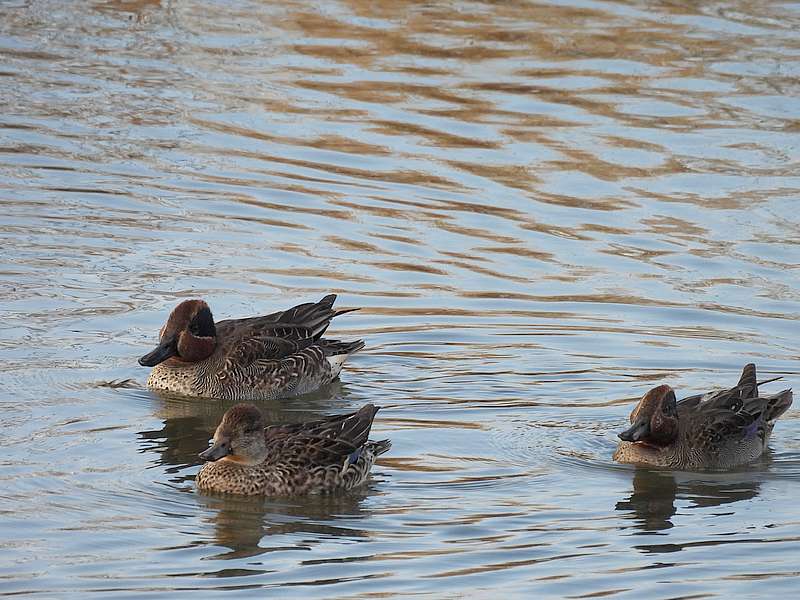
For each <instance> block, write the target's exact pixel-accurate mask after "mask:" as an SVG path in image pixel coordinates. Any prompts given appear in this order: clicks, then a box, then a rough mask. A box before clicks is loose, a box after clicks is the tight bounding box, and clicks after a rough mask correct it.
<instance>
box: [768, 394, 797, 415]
mask: <svg viewBox="0 0 800 600" xmlns="http://www.w3.org/2000/svg"><path fill="white" fill-rule="evenodd" d="M766 398H767V409H766V411H765V414H764V418H765V419H766V420H767V422H769V421H774V420H776V419H778V418H780V416H781V415H782V414H783V413H785V412H786V411H787V410H789V407H790V406H791V405H792V390H783V391H780V392H778V393H777V394H775V395H774V396H766Z"/></svg>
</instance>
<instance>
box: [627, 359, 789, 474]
mask: <svg viewBox="0 0 800 600" xmlns="http://www.w3.org/2000/svg"><path fill="white" fill-rule="evenodd" d="M778 379H781V378H780V377H776V378H774V379H768V380H766V381H761V382H759V381H757V379H756V366H755V365H754V364H753V363H749V364H747V365H745V366H744V369H742V376H741V378H740V379H739V383H738V384H736V386H735V387H732V388H730V389H727V390H720V391H713V392H708V393H705V394H697V395H694V396H689V397H688V398H684V399H683V400H681V401H680V402H678V401H676V399H675V392H674V390H673V389H672V388H671V387H670V386H669V385H659V386H657V387H654V388H653V389H651V390H649V391H648V392H647V393H646V394H645V395H644V396H642V398H641V400H639V402H638V404H637V405H636V408H634V409H633V412H631V415H630V423H631V426H630V427H629V428H628V429H626V430H625V431H623V432H622V433H620V434H618V437H619V438H620V442H619V445H618V447H617V450H616V451H615V452H614V456H613V458H614V460H616V461H617V462H620V463H629V464H637V465H643V466H651V467H665V468H669V469H675V470H682V471H701V470H725V469H730V468H734V467H737V466H741V465H745V464H747V463H750V462H752V461H754V460H756V459H757V458H758V457H760V456H761V454H762V453H763V452H764V450H765V448H766V447H767V442H768V441H769V438H770V435H771V434H772V429H773V427H774V426H775V421H776V420H777V419H778V418H779V417H780V416H781V415H783V413H785V412H786V411H787V410H788V409H789V407H790V406H791V405H792V390H791V389H786V390H782V391H780V392H778V393H776V394H772V395H766V396H759V393H758V387H759V386H760V385H764V384H765V383H770V382H772V381H776V380H778Z"/></svg>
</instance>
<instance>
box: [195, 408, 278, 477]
mask: <svg viewBox="0 0 800 600" xmlns="http://www.w3.org/2000/svg"><path fill="white" fill-rule="evenodd" d="M264 427H265V424H264V417H263V416H262V415H261V411H259V410H258V409H257V408H256V407H255V406H253V405H252V404H237V405H236V406H234V407H232V408H230V409H229V410H228V412H226V413H225V416H224V417H222V422H221V423H220V424H219V426H218V427H217V430H216V431H215V432H214V439H213V440H212V444H211V447H210V448H208V449H207V450H204V451H203V452H201V453H200V454H199V456H200V458H202V459H203V460H207V461H217V460H220V459H225V460H230V461H233V462H238V463H242V464H246V465H253V464H258V463H260V462H263V461H264V459H265V458H266V457H267V444H266V439H265V437H264Z"/></svg>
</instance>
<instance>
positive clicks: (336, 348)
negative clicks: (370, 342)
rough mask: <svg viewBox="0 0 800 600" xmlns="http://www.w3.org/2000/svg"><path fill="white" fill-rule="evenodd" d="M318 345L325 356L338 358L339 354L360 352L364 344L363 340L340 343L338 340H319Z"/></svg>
mask: <svg viewBox="0 0 800 600" xmlns="http://www.w3.org/2000/svg"><path fill="white" fill-rule="evenodd" d="M319 345H320V346H321V347H322V351H323V352H324V353H325V356H338V355H339V354H348V355H349V354H354V353H355V352H358V351H359V350H361V349H362V348H363V347H364V346H365V344H364V340H355V341H353V342H342V341H340V340H320V341H319Z"/></svg>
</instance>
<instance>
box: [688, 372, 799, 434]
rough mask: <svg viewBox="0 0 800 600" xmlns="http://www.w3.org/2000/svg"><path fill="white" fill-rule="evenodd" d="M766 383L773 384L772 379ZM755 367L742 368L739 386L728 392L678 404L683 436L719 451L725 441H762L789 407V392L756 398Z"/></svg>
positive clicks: (703, 396)
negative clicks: (683, 424)
mask: <svg viewBox="0 0 800 600" xmlns="http://www.w3.org/2000/svg"><path fill="white" fill-rule="evenodd" d="M768 381H774V380H773V379H771V380H768ZM763 383H767V381H762V382H759V381H757V379H756V367H755V365H754V364H752V363H750V364H747V365H745V367H744V369H743V370H742V376H741V378H740V379H739V383H738V384H737V385H736V386H735V387H733V388H731V389H729V390H722V391H718V392H710V393H708V394H699V395H696V396H690V397H689V398H686V399H684V400H682V401H681V402H679V403H678V414H679V418H680V419H681V420H682V421H683V420H685V421H684V422H686V423H688V427H687V432H686V435H687V436H688V437H689V439H690V440H692V442H693V444H694V445H696V446H706V447H708V448H719V447H720V446H722V445H723V444H725V443H728V442H739V441H742V440H750V439H752V438H754V437H755V436H759V437H761V439H762V441H766V437H767V436H768V435H769V433H770V431H771V430H772V426H773V423H774V421H775V419H777V418H778V417H780V416H781V415H782V414H783V413H784V412H786V410H787V409H788V408H789V406H791V404H792V392H791V390H783V391H781V392H778V393H777V394H772V395H767V396H759V394H758V386H759V385H761V384H763Z"/></svg>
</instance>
